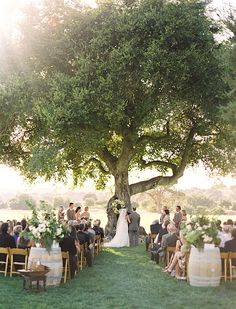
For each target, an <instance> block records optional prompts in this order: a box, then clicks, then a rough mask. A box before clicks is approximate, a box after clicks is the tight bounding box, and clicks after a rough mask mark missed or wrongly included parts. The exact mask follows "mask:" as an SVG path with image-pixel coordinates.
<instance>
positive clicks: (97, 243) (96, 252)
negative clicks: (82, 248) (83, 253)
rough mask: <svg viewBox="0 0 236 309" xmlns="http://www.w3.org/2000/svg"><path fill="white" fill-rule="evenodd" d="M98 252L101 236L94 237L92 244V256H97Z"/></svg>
mask: <svg viewBox="0 0 236 309" xmlns="http://www.w3.org/2000/svg"><path fill="white" fill-rule="evenodd" d="M100 251H101V235H96V236H95V243H94V254H95V255H98V253H99V252H100Z"/></svg>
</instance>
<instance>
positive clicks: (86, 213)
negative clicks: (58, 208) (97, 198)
mask: <svg viewBox="0 0 236 309" xmlns="http://www.w3.org/2000/svg"><path fill="white" fill-rule="evenodd" d="M88 210H89V208H88V206H86V207H84V211H83V212H82V213H81V215H80V216H81V219H85V220H86V221H88V220H89V218H90V213H89V211H88Z"/></svg>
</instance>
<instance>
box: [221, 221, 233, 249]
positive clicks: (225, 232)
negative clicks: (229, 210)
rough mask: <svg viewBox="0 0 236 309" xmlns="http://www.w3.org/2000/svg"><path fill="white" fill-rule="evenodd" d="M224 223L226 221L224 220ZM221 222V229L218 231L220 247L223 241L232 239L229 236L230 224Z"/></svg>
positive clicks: (223, 243)
mask: <svg viewBox="0 0 236 309" xmlns="http://www.w3.org/2000/svg"><path fill="white" fill-rule="evenodd" d="M225 223H226V222H225ZM225 223H224V224H223V227H222V231H219V232H218V237H219V238H220V244H219V247H220V248H224V246H225V242H226V241H228V240H231V239H232V236H231V230H232V228H231V226H230V225H228V224H225Z"/></svg>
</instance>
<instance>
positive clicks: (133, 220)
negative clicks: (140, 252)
mask: <svg viewBox="0 0 236 309" xmlns="http://www.w3.org/2000/svg"><path fill="white" fill-rule="evenodd" d="M128 221H129V245H130V247H132V246H137V245H138V236H139V225H140V215H139V214H138V213H137V212H136V208H135V207H133V209H132V212H131V214H129V216H128Z"/></svg>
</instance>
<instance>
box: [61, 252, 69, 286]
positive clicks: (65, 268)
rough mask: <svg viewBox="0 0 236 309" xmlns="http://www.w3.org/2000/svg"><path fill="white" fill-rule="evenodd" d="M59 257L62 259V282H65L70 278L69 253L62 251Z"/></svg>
mask: <svg viewBox="0 0 236 309" xmlns="http://www.w3.org/2000/svg"><path fill="white" fill-rule="evenodd" d="M61 257H62V261H63V276H62V278H63V279H64V283H66V280H67V278H68V279H69V280H70V279H71V273H70V255H69V252H68V251H62V252H61Z"/></svg>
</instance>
